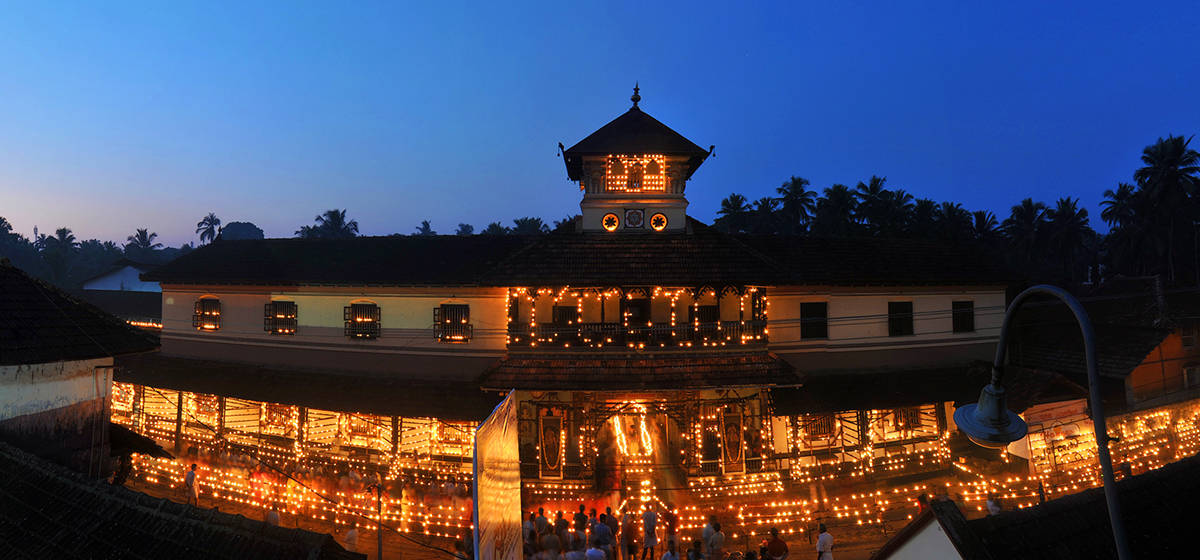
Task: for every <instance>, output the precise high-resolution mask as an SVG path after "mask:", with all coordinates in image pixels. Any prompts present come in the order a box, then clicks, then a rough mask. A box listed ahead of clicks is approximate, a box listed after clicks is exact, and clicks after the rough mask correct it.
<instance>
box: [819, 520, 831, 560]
mask: <svg viewBox="0 0 1200 560" xmlns="http://www.w3.org/2000/svg"><path fill="white" fill-rule="evenodd" d="M818 529H820V531H821V534H820V535H819V536H817V560H833V535H830V534H829V531H828V530H827V529H825V524H824V523H822V524H820V525H819V526H818Z"/></svg>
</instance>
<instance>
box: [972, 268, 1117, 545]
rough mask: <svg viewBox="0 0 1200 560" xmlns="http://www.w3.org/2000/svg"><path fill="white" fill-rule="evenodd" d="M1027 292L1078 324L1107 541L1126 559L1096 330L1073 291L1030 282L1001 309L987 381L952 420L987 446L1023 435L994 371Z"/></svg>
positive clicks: (1001, 445)
mask: <svg viewBox="0 0 1200 560" xmlns="http://www.w3.org/2000/svg"><path fill="white" fill-rule="evenodd" d="M1033 295H1050V296H1054V297H1056V298H1058V299H1060V300H1062V301H1063V303H1065V304H1067V307H1069V308H1070V309H1071V313H1074V314H1075V320H1076V321H1077V322H1078V323H1079V330H1080V331H1081V332H1082V334H1083V355H1084V360H1085V361H1086V362H1087V376H1088V393H1089V397H1088V398H1089V402H1090V404H1091V409H1092V426H1093V428H1094V430H1095V432H1096V445H1097V447H1098V450H1097V455H1098V458H1099V459H1100V471H1101V473H1102V474H1103V480H1104V498H1105V501H1107V502H1108V520H1109V523H1111V524H1112V533H1113V541H1115V543H1116V546H1117V558H1120V559H1121V560H1129V559H1132V558H1133V556H1132V555H1131V554H1130V553H1129V541H1128V539H1127V538H1126V536H1125V523H1124V521H1123V520H1122V518H1121V504H1120V502H1119V500H1118V499H1117V485H1116V481H1115V480H1114V478H1113V467H1112V457H1110V456H1109V454H1108V442H1109V437H1108V430H1107V429H1106V426H1105V423H1104V404H1103V403H1102V402H1101V400H1100V374H1099V372H1098V371H1097V366H1096V335H1095V332H1093V331H1092V322H1091V320H1089V319H1088V315H1087V312H1086V311H1084V309H1083V305H1082V304H1080V303H1079V300H1077V299H1075V296H1072V295H1071V294H1069V293H1067V291H1066V290H1063V289H1062V288H1059V287H1056V286H1050V285H1047V284H1040V285H1037V286H1033V287H1032V288H1029V289H1027V290H1025V291H1023V292H1021V293H1020V294H1018V295H1017V297H1016V298H1015V299H1013V302H1012V304H1011V305H1009V306H1008V311H1006V312H1005V313H1004V322H1003V324H1002V325H1001V327H1000V342H999V344H998V345H997V346H996V361H995V362H993V363H992V382H991V383H989V384H988V385H987V386H985V387H984V388H983V390H982V391H980V393H979V402H978V403H976V404H969V405H966V406H963V407H960V408H959V409H957V410H955V411H954V423H955V424H957V425H958V429H960V430H962V431H963V433H965V434H967V437H968V438H970V440H971V441H973V442H975V443H976V444H978V445H982V446H984V447H991V448H997V449H998V448H1004V447H1007V446H1008V444H1010V443H1012V442H1014V441H1017V440H1019V439H1021V438H1023V437H1025V434H1026V432H1027V431H1028V430H1029V427H1028V426H1027V425H1026V424H1025V421H1024V420H1022V419H1021V417H1020V416H1017V414H1016V413H1015V412H1013V411H1011V410H1009V409H1008V406H1007V405H1006V403H1005V396H1004V386H1003V385H1001V384H1000V377H1001V374H1002V373H1003V371H1004V355H1005V353H1006V352H1007V350H1008V329H1009V327H1010V326H1011V325H1012V320H1013V316H1014V315H1015V314H1016V313H1015V312H1016V310H1017V308H1019V307H1020V306H1021V304H1022V303H1024V302H1025V300H1027V299H1029V297H1030V296H1033Z"/></svg>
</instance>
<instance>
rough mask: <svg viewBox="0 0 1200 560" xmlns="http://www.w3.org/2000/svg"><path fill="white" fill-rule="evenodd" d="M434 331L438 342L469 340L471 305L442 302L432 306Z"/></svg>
mask: <svg viewBox="0 0 1200 560" xmlns="http://www.w3.org/2000/svg"><path fill="white" fill-rule="evenodd" d="M433 325H434V332H435V333H436V335H437V339H438V341H439V342H467V341H470V340H471V334H472V332H471V331H472V329H471V306H469V305H465V304H461V303H443V304H442V305H439V306H437V307H435V308H433Z"/></svg>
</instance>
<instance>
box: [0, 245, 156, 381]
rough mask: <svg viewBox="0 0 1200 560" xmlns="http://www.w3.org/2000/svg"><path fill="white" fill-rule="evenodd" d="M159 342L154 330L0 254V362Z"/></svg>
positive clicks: (122, 350)
mask: <svg viewBox="0 0 1200 560" xmlns="http://www.w3.org/2000/svg"><path fill="white" fill-rule="evenodd" d="M157 347H158V341H157V340H156V339H155V338H154V337H153V336H150V335H149V334H146V333H144V332H142V331H139V330H138V329H135V328H133V327H130V326H129V325H127V324H125V322H124V321H122V320H120V319H117V318H116V317H113V316H111V315H108V314H107V313H105V312H103V311H101V310H99V309H97V308H95V307H93V306H91V305H89V304H87V303H84V302H82V301H79V300H77V299H75V298H73V297H71V296H68V295H67V294H65V293H63V292H62V291H59V290H58V289H57V288H54V287H53V286H50V285H49V284H46V283H44V282H42V281H40V280H37V279H34V278H32V277H30V276H29V275H28V274H25V273H24V272H22V271H21V270H20V269H18V268H16V267H14V266H12V265H11V264H9V262H8V260H7V259H0V365H12V364H36V363H44V362H55V361H59V360H86V359H92V358H101V357H105V356H114V355H120V354H128V353H134V352H147V351H150V350H153V349H155V348H157Z"/></svg>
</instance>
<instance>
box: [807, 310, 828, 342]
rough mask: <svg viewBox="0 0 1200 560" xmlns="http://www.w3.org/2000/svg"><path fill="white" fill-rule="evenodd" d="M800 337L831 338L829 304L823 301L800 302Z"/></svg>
mask: <svg viewBox="0 0 1200 560" xmlns="http://www.w3.org/2000/svg"><path fill="white" fill-rule="evenodd" d="M800 338H801V339H807V338H829V304H828V303H826V302H823V301H814V302H811V303H801V304H800Z"/></svg>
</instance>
